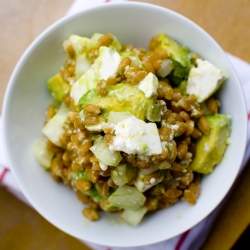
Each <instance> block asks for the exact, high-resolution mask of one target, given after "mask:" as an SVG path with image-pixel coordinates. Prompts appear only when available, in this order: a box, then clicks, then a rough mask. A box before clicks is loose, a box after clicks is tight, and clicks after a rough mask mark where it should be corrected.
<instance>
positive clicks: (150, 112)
mask: <svg viewBox="0 0 250 250" xmlns="http://www.w3.org/2000/svg"><path fill="white" fill-rule="evenodd" d="M146 118H147V119H148V120H149V121H151V122H159V121H160V120H161V104H160V103H155V104H153V105H151V106H149V107H148V109H147V114H146Z"/></svg>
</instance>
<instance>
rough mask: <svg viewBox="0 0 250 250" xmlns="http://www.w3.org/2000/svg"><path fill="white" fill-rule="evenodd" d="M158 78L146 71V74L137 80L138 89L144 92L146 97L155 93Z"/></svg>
mask: <svg viewBox="0 0 250 250" xmlns="http://www.w3.org/2000/svg"><path fill="white" fill-rule="evenodd" d="M157 88H158V78H157V77H156V76H155V75H154V74H153V73H151V72H150V73H148V74H147V76H146V77H145V78H144V79H142V80H141V81H140V82H139V85H138V89H140V90H141V91H142V92H144V94H145V96H146V98H150V97H152V96H154V95H157Z"/></svg>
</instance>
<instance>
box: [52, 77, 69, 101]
mask: <svg viewBox="0 0 250 250" xmlns="http://www.w3.org/2000/svg"><path fill="white" fill-rule="evenodd" d="M47 87H48V90H49V92H50V93H51V95H52V97H53V98H54V99H55V100H56V101H58V102H62V101H63V98H64V97H65V96H66V95H67V94H68V93H69V91H70V85H69V84H68V83H67V82H66V81H64V80H63V78H62V76H61V75H60V74H59V73H58V74H56V75H54V76H52V77H51V78H50V79H49V80H48V82H47Z"/></svg>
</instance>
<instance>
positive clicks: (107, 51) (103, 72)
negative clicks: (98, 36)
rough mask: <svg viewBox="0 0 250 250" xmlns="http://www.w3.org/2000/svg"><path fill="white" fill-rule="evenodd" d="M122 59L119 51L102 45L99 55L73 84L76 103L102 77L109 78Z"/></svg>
mask: <svg viewBox="0 0 250 250" xmlns="http://www.w3.org/2000/svg"><path fill="white" fill-rule="evenodd" d="M120 61H121V57H120V55H119V53H118V52H116V51H115V50H113V49H111V48H108V47H105V46H101V47H100V48H99V55H98V57H97V59H96V60H95V62H94V63H93V64H92V65H91V67H90V69H89V70H87V72H86V73H85V74H83V75H82V76H81V77H80V78H79V79H78V80H77V81H76V82H75V83H74V84H73V85H72V88H71V91H70V96H71V97H72V99H73V100H74V102H75V104H77V103H78V101H79V100H80V98H81V97H82V96H83V95H84V94H85V93H86V92H87V91H88V90H90V89H93V88H95V87H96V86H97V83H98V82H99V81H100V80H101V79H104V80H107V79H108V78H109V77H110V76H112V75H114V74H115V73H116V71H117V69H118V66H119V64H120Z"/></svg>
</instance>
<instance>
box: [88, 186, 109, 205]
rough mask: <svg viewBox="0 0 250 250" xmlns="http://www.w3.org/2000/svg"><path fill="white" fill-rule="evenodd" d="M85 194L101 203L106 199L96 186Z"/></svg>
mask: <svg viewBox="0 0 250 250" xmlns="http://www.w3.org/2000/svg"><path fill="white" fill-rule="evenodd" d="M83 193H84V194H86V195H88V196H90V197H91V198H92V199H93V200H94V201H95V202H97V203H99V202H100V201H101V200H102V199H103V198H104V197H103V196H102V195H101V194H100V193H99V192H98V191H97V189H96V187H95V185H92V188H91V189H90V190H88V191H84V192H83Z"/></svg>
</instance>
